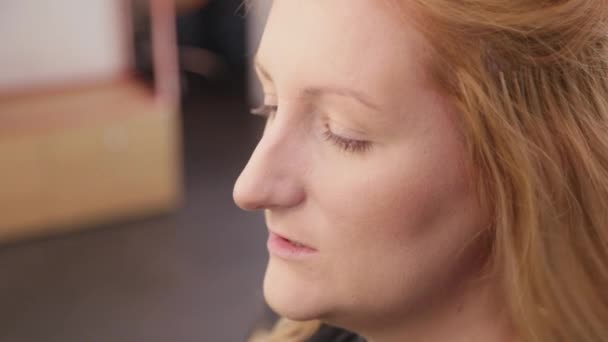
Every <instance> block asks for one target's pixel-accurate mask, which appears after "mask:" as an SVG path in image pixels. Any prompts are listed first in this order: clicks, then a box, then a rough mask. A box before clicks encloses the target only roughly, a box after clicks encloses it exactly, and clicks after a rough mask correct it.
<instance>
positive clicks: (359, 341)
mask: <svg viewBox="0 0 608 342" xmlns="http://www.w3.org/2000/svg"><path fill="white" fill-rule="evenodd" d="M306 342H365V339H363V338H362V337H361V336H358V335H356V334H354V333H352V332H350V331H346V330H343V329H340V328H336V327H332V326H329V325H322V326H321V328H320V329H319V331H317V332H316V333H315V334H314V335H313V336H312V337H311V338H310V339H308V341H306Z"/></svg>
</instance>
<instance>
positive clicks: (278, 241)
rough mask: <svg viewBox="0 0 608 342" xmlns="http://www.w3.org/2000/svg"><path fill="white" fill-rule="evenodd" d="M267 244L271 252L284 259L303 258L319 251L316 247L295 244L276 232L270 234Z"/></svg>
mask: <svg viewBox="0 0 608 342" xmlns="http://www.w3.org/2000/svg"><path fill="white" fill-rule="evenodd" d="M266 246H267V247H268V251H269V252H270V253H271V254H273V255H276V256H278V257H280V258H283V259H303V258H306V257H309V256H311V255H313V254H315V253H317V251H316V250H315V249H312V248H310V247H306V246H297V245H294V244H293V243H291V242H290V241H289V240H287V239H285V238H283V237H281V236H280V235H277V234H274V233H270V235H269V236H268V243H267V244H266Z"/></svg>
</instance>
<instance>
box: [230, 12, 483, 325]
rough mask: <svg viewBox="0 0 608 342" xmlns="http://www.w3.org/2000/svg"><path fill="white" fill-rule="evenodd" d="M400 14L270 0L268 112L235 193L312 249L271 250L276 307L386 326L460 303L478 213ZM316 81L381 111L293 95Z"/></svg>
mask: <svg viewBox="0 0 608 342" xmlns="http://www.w3.org/2000/svg"><path fill="white" fill-rule="evenodd" d="M403 20H405V19H403V18H397V17H396V16H393V15H391V13H390V12H389V11H387V8H385V7H383V6H381V5H380V2H376V1H370V0H333V1H321V0H307V1H288V0H279V1H275V3H274V5H273V9H272V11H271V14H270V17H269V21H268V24H267V27H266V31H265V33H264V36H263V39H262V42H261V45H260V47H259V52H258V59H259V62H260V64H262V65H263V68H264V69H265V70H266V71H267V72H268V74H269V76H270V77H271V78H272V79H271V80H270V79H264V78H263V79H262V80H261V82H262V85H263V87H264V91H265V93H266V95H267V96H266V102H269V103H271V104H273V105H277V106H278V111H277V112H276V113H275V114H273V115H272V116H271V118H270V119H269V121H268V123H267V126H266V130H265V133H264V136H263V137H262V139H261V141H260V142H259V145H258V146H257V148H256V150H255V151H254V153H253V155H252V156H251V159H250V161H249V163H248V164H247V166H246V168H245V169H244V170H243V173H242V174H241V176H240V177H239V179H238V181H237V183H236V185H235V189H234V198H235V201H236V203H237V204H238V205H239V206H241V207H242V208H244V209H246V210H255V209H264V210H265V216H266V221H267V224H268V226H269V228H270V229H274V230H278V231H279V232H282V233H286V234H290V236H292V237H294V238H296V239H298V240H299V241H302V242H305V243H306V244H307V245H309V246H312V247H314V248H316V249H317V250H318V253H317V254H315V255H314V256H313V257H311V258H308V259H306V260H302V261H298V262H294V261H289V260H283V259H281V258H277V257H274V256H272V255H271V257H270V259H269V263H268V268H267V271H266V275H265V281H264V294H265V297H266V300H267V302H268V303H269V305H270V306H271V307H272V308H273V309H274V310H275V311H277V312H279V313H280V314H281V315H283V316H286V317H289V318H292V319H296V320H307V319H322V320H324V321H325V322H329V323H332V324H336V325H340V326H345V327H348V328H353V329H359V330H361V331H369V332H374V331H380V330H385V331H389V330H391V329H393V326H394V325H400V324H401V323H403V322H406V321H407V320H408V319H412V317H414V316H420V317H422V316H426V315H428V316H429V317H430V316H432V315H438V314H437V313H436V312H435V309H433V310H431V309H430V308H431V307H434V306H436V305H437V303H438V302H440V301H445V302H446V303H447V302H451V301H454V302H456V301H457V300H456V299H454V298H455V297H456V296H458V294H457V290H456V289H459V288H460V287H459V284H462V283H463V282H464V281H465V280H466V279H468V278H470V277H471V275H472V274H474V273H475V271H476V270H477V267H478V264H477V263H474V262H472V260H473V259H472V258H474V257H475V256H476V255H477V252H478V250H477V249H476V248H474V247H475V244H474V243H471V241H472V240H473V239H474V237H475V236H477V235H478V234H479V232H480V231H482V230H483V229H485V228H486V226H487V219H486V217H487V215H486V214H485V210H484V209H483V208H480V207H479V203H478V201H477V200H476V197H475V194H474V191H473V189H472V187H471V186H470V184H471V179H470V173H469V172H467V170H468V169H467V167H466V165H467V161H466V157H465V150H464V146H463V137H462V134H461V132H460V131H459V129H458V123H457V116H458V113H456V112H455V111H454V110H452V108H451V107H450V106H449V104H448V103H447V102H446V100H445V99H444V98H442V96H441V95H440V93H439V92H438V91H437V90H436V89H435V88H434V87H433V86H432V85H431V82H430V81H429V80H428V77H427V73H426V72H425V69H424V65H423V63H424V61H423V60H422V58H423V57H422V56H424V55H425V53H426V51H427V45H426V44H427V43H426V41H425V40H424V39H423V37H422V36H421V35H420V34H419V33H418V32H417V31H416V30H415V29H414V28H413V27H410V26H409V25H407V24H406V23H407V21H403ZM323 86H331V87H348V88H352V89H356V90H357V91H359V92H361V93H364V94H366V96H367V97H368V98H369V99H372V100H373V101H374V103H375V104H376V105H377V106H378V107H379V110H372V109H370V108H368V107H366V106H363V105H361V104H360V103H358V102H357V101H355V100H353V99H351V98H346V97H342V96H334V95H327V96H323V97H322V98H321V97H319V98H309V97H307V96H306V95H304V94H303V89H306V88H307V87H323ZM327 126H328V127H330V128H331V130H332V131H335V132H339V134H341V135H348V136H349V137H350V138H352V139H359V140H364V141H369V142H370V143H371V145H370V146H371V147H370V148H369V150H366V151H364V152H345V151H343V150H341V149H340V148H339V147H337V146H335V145H334V144H332V143H331V142H329V141H327V140H325V139H323V138H322V132H321V131H322V130H323V129H324V127H327ZM467 247H468V248H467ZM458 291H459V290H458ZM460 302H462V301H460ZM458 308H460V310H461V311H463V310H464V311H466V310H467V308H466V307H465V308H462V304H458V305H454V307H453V309H454V311H455V312H457V311H458V310H459V309H458ZM404 325H406V324H405V323H404ZM393 330H394V329H393Z"/></svg>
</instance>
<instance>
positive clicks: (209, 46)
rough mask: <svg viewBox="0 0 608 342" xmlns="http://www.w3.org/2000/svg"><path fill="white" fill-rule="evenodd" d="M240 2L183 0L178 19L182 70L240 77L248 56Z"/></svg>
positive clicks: (214, 77) (211, 76) (215, 77)
mask: <svg viewBox="0 0 608 342" xmlns="http://www.w3.org/2000/svg"><path fill="white" fill-rule="evenodd" d="M242 3H243V1H242V0H204V1H203V0H198V1H197V0H190V1H183V3H182V4H181V6H182V7H181V9H182V12H181V14H180V15H179V16H178V19H177V35H178V45H179V61H180V67H181V69H182V70H183V71H185V72H188V73H193V74H196V75H199V76H202V77H204V78H206V79H209V80H222V79H223V80H226V79H235V78H238V79H242V78H243V75H244V73H245V66H246V61H247V59H246V52H245V51H246V44H245V18H244V15H243V13H242V10H243V6H242ZM179 5H180V4H178V6H179ZM178 9H179V7H178ZM186 9H187V10H186Z"/></svg>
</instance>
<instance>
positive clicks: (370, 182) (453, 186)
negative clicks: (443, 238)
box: [315, 150, 474, 239]
mask: <svg viewBox="0 0 608 342" xmlns="http://www.w3.org/2000/svg"><path fill="white" fill-rule="evenodd" d="M396 152H397V151H396ZM400 152H401V153H392V154H388V155H386V156H378V157H379V158H376V159H373V160H368V161H367V162H364V163H360V164H358V166H359V167H352V165H350V168H348V169H347V168H344V169H343V170H340V174H339V176H338V175H337V174H336V175H332V176H323V177H318V179H331V180H332V181H331V182H327V184H323V185H322V186H321V187H320V188H319V189H318V190H317V191H316V196H315V200H316V201H317V202H318V204H319V207H320V208H321V210H322V211H323V213H324V216H325V217H326V219H327V220H328V221H329V222H327V223H328V224H329V225H330V226H332V227H335V228H336V229H341V230H348V232H349V235H350V236H352V235H353V234H356V235H359V236H361V235H368V234H372V235H373V237H374V238H376V239H381V238H382V237H383V236H386V237H387V238H388V239H395V238H397V237H398V238H400V239H411V238H415V237H416V236H419V235H421V234H427V233H429V230H430V229H431V228H432V227H433V226H435V225H436V224H435V223H436V222H437V221H440V220H442V219H445V218H446V217H447V216H451V215H454V214H456V213H455V211H458V210H460V209H462V208H463V207H467V206H470V205H469V203H471V202H474V201H473V200H472V196H471V192H470V190H469V187H468V186H467V184H468V183H467V176H466V174H465V172H464V168H463V167H462V165H461V163H459V161H458V159H457V158H456V154H455V153H451V151H446V153H434V154H430V153H425V152H424V150H419V151H413V152H411V153H407V151H404V150H401V151H400ZM396 156H402V157H401V158H400V159H398V158H396ZM380 157H382V158H380ZM332 169H333V170H329V168H328V172H332V173H333V172H335V170H337V169H340V168H336V167H332ZM469 209H470V208H469ZM338 233H344V231H341V232H338Z"/></svg>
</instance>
